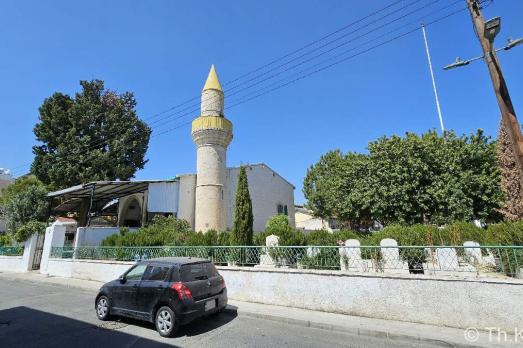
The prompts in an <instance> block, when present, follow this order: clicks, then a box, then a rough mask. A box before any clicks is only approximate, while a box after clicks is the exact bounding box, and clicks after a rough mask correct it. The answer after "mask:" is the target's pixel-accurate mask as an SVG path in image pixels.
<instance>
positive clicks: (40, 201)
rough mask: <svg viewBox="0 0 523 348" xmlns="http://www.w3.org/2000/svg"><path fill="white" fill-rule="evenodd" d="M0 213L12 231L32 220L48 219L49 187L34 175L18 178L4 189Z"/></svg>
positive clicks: (0, 202) (0, 200) (0, 201)
mask: <svg viewBox="0 0 523 348" xmlns="http://www.w3.org/2000/svg"><path fill="white" fill-rule="evenodd" d="M0 214H1V216H2V219H3V220H4V221H5V222H6V224H7V229H8V231H10V232H12V233H14V232H16V231H17V230H18V229H19V228H20V227H22V226H23V225H24V224H26V223H28V222H30V221H47V219H48V217H49V201H48V199H47V189H46V188H45V186H44V185H43V184H42V183H41V182H40V181H38V180H37V179H36V178H34V177H32V176H29V177H23V178H20V179H18V180H16V181H15V183H13V184H12V185H10V186H8V187H6V188H5V189H4V190H3V191H2V197H1V199H0Z"/></svg>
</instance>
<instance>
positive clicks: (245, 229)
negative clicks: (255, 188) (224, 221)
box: [231, 167, 254, 245]
mask: <svg viewBox="0 0 523 348" xmlns="http://www.w3.org/2000/svg"><path fill="white" fill-rule="evenodd" d="M253 220H254V218H253V216H252V202H251V196H250V194H249V182H248V180H247V172H246V171H245V167H241V168H240V172H239V174H238V188H237V189H236V206H235V208H234V224H233V227H232V235H231V242H232V243H233V244H235V245H252V234H253V230H252V225H253Z"/></svg>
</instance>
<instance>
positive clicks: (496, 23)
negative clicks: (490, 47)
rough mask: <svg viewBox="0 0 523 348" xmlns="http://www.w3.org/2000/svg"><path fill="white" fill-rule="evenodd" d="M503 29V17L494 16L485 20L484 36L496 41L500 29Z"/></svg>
mask: <svg viewBox="0 0 523 348" xmlns="http://www.w3.org/2000/svg"><path fill="white" fill-rule="evenodd" d="M500 30H501V18H500V17H494V18H492V19H489V20H488V21H486V22H485V30H484V32H483V33H484V34H483V35H484V36H485V38H486V39H487V40H489V41H490V43H493V42H494V39H495V38H496V35H498V34H499V31H500Z"/></svg>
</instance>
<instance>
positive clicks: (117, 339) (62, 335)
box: [0, 307, 173, 348]
mask: <svg viewBox="0 0 523 348" xmlns="http://www.w3.org/2000/svg"><path fill="white" fill-rule="evenodd" d="M131 345H132V346H133V347H173V346H172V345H170V344H169V345H167V344H164V343H161V342H157V341H153V340H149V339H146V338H142V337H139V336H134V335H130V334H127V333H124V332H120V331H116V330H111V329H108V328H103V327H100V326H97V325H92V324H89V323H85V322H82V321H79V320H75V319H71V318H67V317H63V316H60V315H55V314H51V313H47V312H42V311H38V310H35V309H32V308H27V307H15V308H10V309H5V310H1V311H0V346H1V347H75V348H79V347H89V348H92V347H129V346H131Z"/></svg>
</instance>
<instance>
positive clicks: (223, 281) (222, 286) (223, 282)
mask: <svg viewBox="0 0 523 348" xmlns="http://www.w3.org/2000/svg"><path fill="white" fill-rule="evenodd" d="M220 286H221V288H222V289H225V288H226V287H227V286H226V285H225V279H223V278H222V282H221V283H220Z"/></svg>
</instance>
